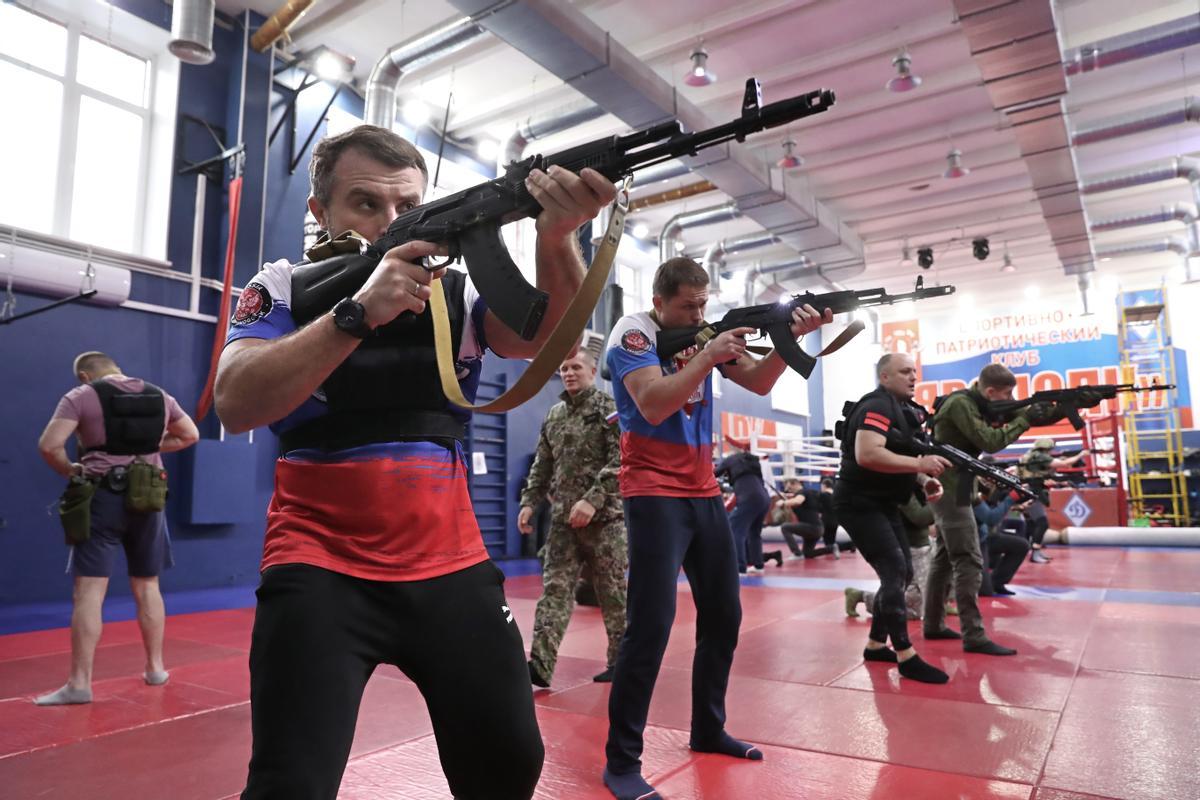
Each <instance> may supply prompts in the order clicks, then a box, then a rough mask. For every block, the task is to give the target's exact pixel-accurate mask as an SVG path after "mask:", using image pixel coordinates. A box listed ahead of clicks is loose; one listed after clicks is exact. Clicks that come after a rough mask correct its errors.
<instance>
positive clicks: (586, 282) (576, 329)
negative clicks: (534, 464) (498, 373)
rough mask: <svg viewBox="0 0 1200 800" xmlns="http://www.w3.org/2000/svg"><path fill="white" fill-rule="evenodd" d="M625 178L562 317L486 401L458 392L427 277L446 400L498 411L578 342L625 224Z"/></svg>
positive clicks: (529, 390)
mask: <svg viewBox="0 0 1200 800" xmlns="http://www.w3.org/2000/svg"><path fill="white" fill-rule="evenodd" d="M629 186H630V181H629V180H628V179H627V180H626V182H625V184H624V186H623V187H622V188H621V189H620V191H618V193H617V199H616V200H615V201H614V202H613V210H612V216H611V217H610V218H609V221H608V229H607V230H606V231H605V232H604V239H603V240H602V241H601V243H600V247H599V248H597V250H596V255H595V257H594V258H593V259H592V264H591V266H590V267H588V271H587V275H586V276H584V279H583V285H581V286H580V287H579V291H578V292H576V294H575V297H574V298H573V299H572V300H571V304H570V305H569V306H567V310H566V311H565V312H563V315H562V318H561V319H559V321H558V324H557V325H555V326H554V330H553V331H551V332H550V338H548V339H547V340H546V343H545V344H544V345H542V349H541V350H539V351H538V354H537V355H536V356H535V357H534V359H533V361H532V363H530V365H529V368H528V369H526V370H525V372H523V373H522V374H521V377H520V378H518V379H517V382H516V383H514V384H513V385H512V386H511V387H509V389H508V390H507V391H505V392H504V394H502V395H500V396H499V397H497V398H496V399H495V400H492V401H490V402H487V403H482V404H475V403H471V402H469V401H468V400H467V399H466V397H464V396H463V393H462V389H461V388H460V387H459V385H458V376H457V374H456V373H455V370H454V359H455V357H456V354H455V353H454V352H453V351H454V345H453V344H452V343H451V338H450V320H449V318H448V317H447V315H446V298H445V296H444V293H443V292H442V291H441V288H440V285H439V284H440V283H441V279H440V278H439V279H438V280H435V281H433V294H432V296H431V297H430V299H429V308H430V312H431V313H432V315H433V338H434V347H435V349H436V351H437V366H438V377H439V378H440V379H441V383H442V391H443V392H444V393H445V395H446V397H447V398H448V399H449V400H450V402H451V403H454V404H455V405H456V406H461V407H462V408H466V409H469V410H471V411H478V412H482V413H490V414H501V413H504V412H505V411H509V410H510V409H513V408H516V407H517V406H519V405H521V404H522V403H524V402H525V401H526V400H528V399H529V398H531V397H533V396H534V395H535V394H537V393H538V392H539V391H541V389H542V387H543V386H545V385H546V381H547V380H549V379H550V376H551V375H553V374H554V373H555V372H557V371H558V367H559V365H560V364H562V362H563V359H565V358H566V357H567V353H569V352H571V348H573V347H574V346H575V345H576V344H578V342H579V337H580V336H581V335H582V334H583V330H584V328H585V327H587V323H588V320H590V319H591V317H592V311H593V310H594V309H595V308H596V303H597V301H599V299H600V294H601V293H602V292H603V291H604V287H605V285H606V284H607V282H608V273H609V272H610V271H611V270H612V264H613V259H614V258H615V257H616V255H617V245H618V244H619V243H620V241H621V234H622V233H623V232H624V230H625V213H626V211H627V210H628V207H629V206H628V203H629V200H628V191H629Z"/></svg>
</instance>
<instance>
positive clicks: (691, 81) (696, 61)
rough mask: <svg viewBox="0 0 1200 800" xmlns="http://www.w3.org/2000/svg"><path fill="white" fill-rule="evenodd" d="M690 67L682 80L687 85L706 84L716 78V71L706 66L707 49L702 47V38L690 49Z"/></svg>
mask: <svg viewBox="0 0 1200 800" xmlns="http://www.w3.org/2000/svg"><path fill="white" fill-rule="evenodd" d="M691 58H692V69H691V71H690V72H688V74H687V77H686V78H684V79H683V82H684V83H686V84H687V85H688V86H708V85H709V84H711V83H714V82H715V81H716V80H717V76H716V73H714V72H712V71H711V70H709V68H708V51H707V50H705V49H704V40H703V39H701V40H700V43H699V44H697V45H696V49H695V50H693V51H692V56H691Z"/></svg>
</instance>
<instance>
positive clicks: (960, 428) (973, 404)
mask: <svg viewBox="0 0 1200 800" xmlns="http://www.w3.org/2000/svg"><path fill="white" fill-rule="evenodd" d="M984 402H986V401H985V399H984V397H983V394H982V393H981V392H980V390H979V387H978V386H972V387H971V389H970V390H969V391H967V392H963V393H955V394H952V395H950V396H949V397H948V398H946V400H945V401H944V402H943V403H942V405H941V407H939V408H938V410H937V413H936V414H935V415H934V417H933V435H934V438H935V439H937V441H939V442H944V443H946V444H948V445H952V446H954V447H957V448H959V449H960V450H965V451H966V452H968V453H971V454H977V453H979V452H981V451H986V452H989V453H994V452H996V451H997V450H1002V449H1004V448H1005V447H1006V446H1008V444H1009V443H1011V442H1013V441H1015V440H1016V439H1017V438H1018V437H1019V436H1020V435H1021V434H1022V433H1024V432H1025V431H1027V430H1029V420H1028V418H1026V416H1025V415H1024V413H1022V414H1018V415H1017V417H1016V418H1015V419H1013V421H1012V422H1008V423H1005V424H1004V425H1001V426H999V427H993V426H992V424H991V423H989V422H988V421H987V420H985V419H984V418H983V412H982V411H980V404H982V403H984ZM939 480H940V481H941V482H942V486H943V488H944V490H945V493H944V494H943V495H942V497H941V498H940V499H939V500H938V501H937V502H934V503H931V505H932V506H933V516H934V519H935V520H936V521H937V526H938V531H939V534H940V535H939V536H938V539H937V543H936V544H935V545H934V549H933V560H932V563H931V564H930V566H929V582H928V584H927V585H926V587H925V632H926V633H930V632H933V631H939V630H941V629H942V628H944V627H945V619H946V605H945V603H944V602H943V600H944V598H945V596H946V588H947V586H948V585H949V583H950V581H951V578H953V580H954V595H955V598H956V599H957V601H958V617H959V621H960V622H961V623H962V635H963V643H964V644H965V645H979V644H983V643H985V642H987V641H988V638H987V632H986V631H985V630H984V628H983V615H982V614H980V613H979V586H980V584H981V583H982V581H983V554H982V553H981V552H980V549H979V528H978V527H976V525H975V512H974V509H973V505H974V498H975V493H976V490H975V477H974V476H973V475H970V474H969V473H962V472H960V471H959V470H957V469H948V470H946V471H945V472H943V473H942V475H941V477H940V478H939Z"/></svg>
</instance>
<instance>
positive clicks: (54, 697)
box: [33, 684, 92, 706]
mask: <svg viewBox="0 0 1200 800" xmlns="http://www.w3.org/2000/svg"><path fill="white" fill-rule="evenodd" d="M33 702H34V705H39V706H66V705H73V704H75V703H90V702H92V690H91V689H72V688H71V685H70V684H67V685H66V686H64V687H62V688H61V689H59V690H58V691H57V692H51V693H50V694H44V695H42V696H41V697H38V698H35V699H34V701H33Z"/></svg>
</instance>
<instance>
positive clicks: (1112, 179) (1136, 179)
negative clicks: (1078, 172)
mask: <svg viewBox="0 0 1200 800" xmlns="http://www.w3.org/2000/svg"><path fill="white" fill-rule="evenodd" d="M1177 178H1183V179H1184V180H1187V181H1189V182H1190V183H1191V184H1192V197H1193V199H1194V202H1195V203H1196V205H1198V206H1200V159H1196V158H1192V157H1191V156H1174V157H1173V158H1168V159H1167V160H1166V161H1163V162H1159V163H1156V164H1153V165H1150V166H1145V167H1140V168H1138V169H1135V170H1131V171H1127V172H1117V173H1113V174H1110V175H1102V176H1100V177H1098V178H1096V179H1094V180H1090V181H1085V182H1084V183H1083V185H1082V186H1081V187H1080V189H1079V191H1080V192H1082V193H1083V194H1098V193H1100V192H1111V191H1115V190H1117V189H1126V188H1129V187H1131V186H1145V185H1146V184H1150V183H1159V182H1160V181H1170V180H1175V179H1177Z"/></svg>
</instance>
